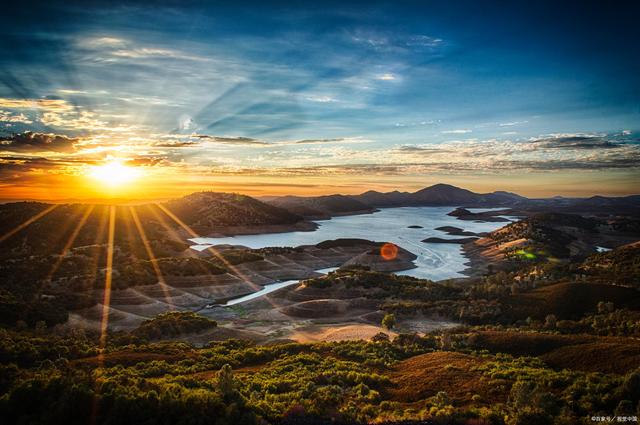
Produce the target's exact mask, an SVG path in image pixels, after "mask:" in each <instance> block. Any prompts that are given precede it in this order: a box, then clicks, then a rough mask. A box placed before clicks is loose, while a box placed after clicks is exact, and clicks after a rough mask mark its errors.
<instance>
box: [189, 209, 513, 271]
mask: <svg viewBox="0 0 640 425" xmlns="http://www.w3.org/2000/svg"><path fill="white" fill-rule="evenodd" d="M453 209H454V208H452V207H402V208H383V209H381V210H380V211H378V212H376V213H373V214H362V215H351V216H344V217H335V218H332V219H331V220H323V221H318V222H317V223H318V225H319V227H318V229H317V230H315V231H313V232H286V233H268V234H261V235H239V236H233V237H224V238H194V239H190V240H191V241H193V242H195V243H196V244H198V245H195V246H193V248H194V249H197V250H201V249H204V248H206V247H208V246H211V245H219V244H231V245H243V246H246V247H249V248H264V247H269V246H300V245H315V244H317V243H319V242H322V241H326V240H329V239H338V238H361V239H368V240H373V241H378V242H393V243H395V244H397V245H398V246H401V247H402V248H404V249H406V250H408V251H411V252H412V253H414V254H415V255H417V256H418V259H417V260H416V261H415V264H416V266H417V268H415V269H411V270H406V271H404V272H400V273H398V274H404V275H408V276H415V277H419V278H425V279H432V280H441V279H449V278H454V277H463V276H464V275H462V274H461V273H460V272H462V271H464V269H465V265H464V264H465V263H466V262H467V261H468V260H467V259H466V258H465V256H464V255H463V253H462V247H461V246H460V245H458V244H436V243H424V242H422V240H423V239H425V238H428V237H431V236H437V237H441V238H445V239H446V238H451V239H454V238H459V236H449V235H447V234H446V233H444V232H442V231H439V230H435V229H436V228H437V227H442V226H454V227H458V228H461V229H463V230H467V231H471V232H476V233H479V232H490V231H492V230H495V229H498V228H500V227H502V226H504V225H505V224H507V223H504V222H503V223H484V222H475V221H467V220H458V219H456V218H455V217H450V216H448V215H447V213H449V212H451V211H453ZM469 210H470V211H474V212H480V211H487V210H490V209H488V208H482V209H469ZM408 226H422V227H423V228H422V229H410V228H408Z"/></svg>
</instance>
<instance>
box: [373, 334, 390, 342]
mask: <svg viewBox="0 0 640 425" xmlns="http://www.w3.org/2000/svg"><path fill="white" fill-rule="evenodd" d="M371 341H372V342H389V335H387V334H386V333H384V332H378V333H377V334H375V335H374V336H373V337H372V338H371Z"/></svg>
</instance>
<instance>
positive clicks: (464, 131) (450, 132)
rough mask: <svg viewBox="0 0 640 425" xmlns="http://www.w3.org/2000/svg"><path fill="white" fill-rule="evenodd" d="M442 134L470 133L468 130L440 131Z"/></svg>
mask: <svg viewBox="0 0 640 425" xmlns="http://www.w3.org/2000/svg"><path fill="white" fill-rule="evenodd" d="M441 133H442V134H466V133H471V130H469V129H458V130H444V131H441Z"/></svg>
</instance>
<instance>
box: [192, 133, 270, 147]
mask: <svg viewBox="0 0 640 425" xmlns="http://www.w3.org/2000/svg"><path fill="white" fill-rule="evenodd" d="M191 137H196V138H198V139H203V140H207V141H210V142H214V143H222V144H228V145H267V144H268V143H267V142H265V141H263V140H259V139H253V138H251V137H221V136H209V135H208V134H192V135H191Z"/></svg>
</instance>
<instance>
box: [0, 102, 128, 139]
mask: <svg viewBox="0 0 640 425" xmlns="http://www.w3.org/2000/svg"><path fill="white" fill-rule="evenodd" d="M0 107H4V108H8V109H17V110H32V111H34V110H35V111H36V112H37V117H36V118H34V120H36V121H38V122H40V123H42V124H43V125H45V126H49V127H59V128H64V129H73V130H102V131H117V130H118V127H117V126H109V125H108V123H106V122H104V121H101V120H99V119H97V114H96V113H94V112H90V111H82V110H78V109H77V108H76V107H75V106H73V105H72V104H70V103H69V102H67V101H66V100H65V99H59V98H56V97H44V98H40V99H10V98H0ZM22 115H23V116H24V114H22Z"/></svg>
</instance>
